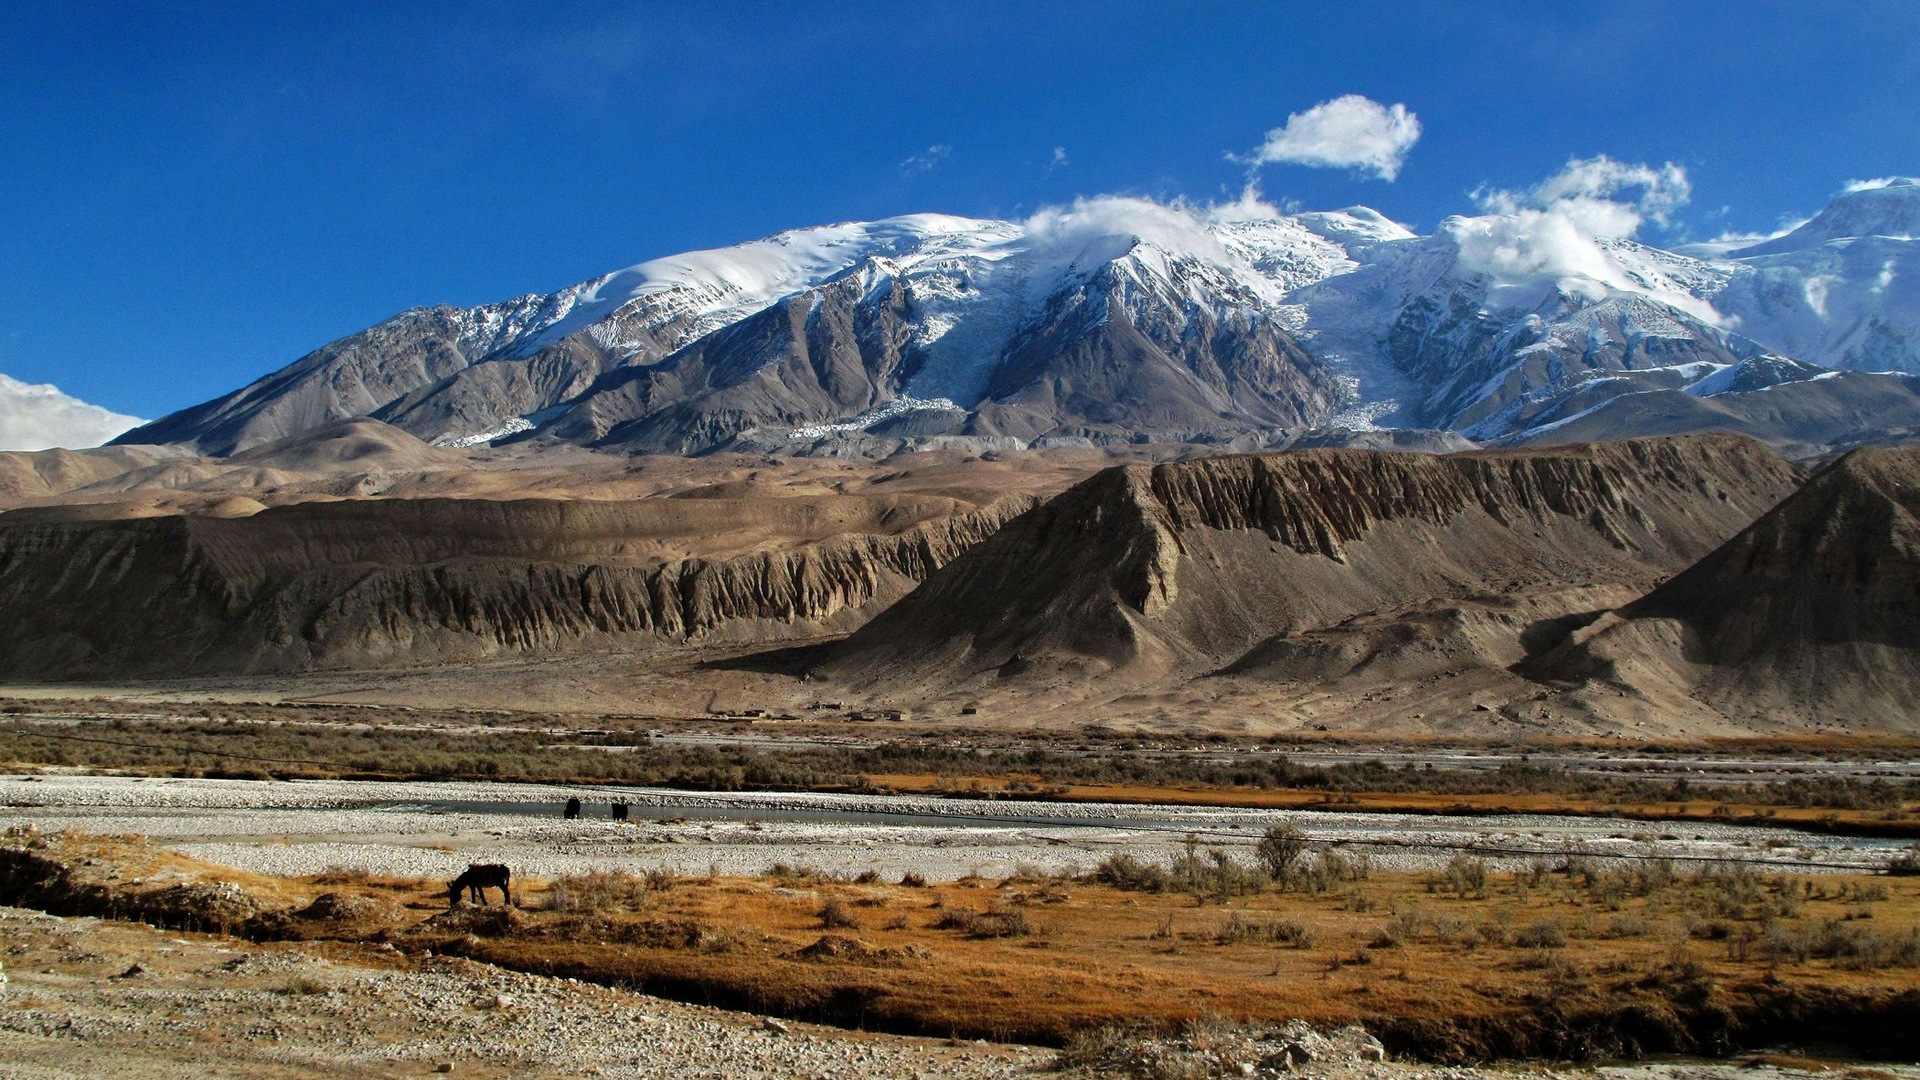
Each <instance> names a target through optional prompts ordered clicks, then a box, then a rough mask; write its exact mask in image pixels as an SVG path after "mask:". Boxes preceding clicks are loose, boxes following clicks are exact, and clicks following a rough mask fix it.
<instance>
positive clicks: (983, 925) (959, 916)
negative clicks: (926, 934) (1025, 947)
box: [933, 904, 1033, 938]
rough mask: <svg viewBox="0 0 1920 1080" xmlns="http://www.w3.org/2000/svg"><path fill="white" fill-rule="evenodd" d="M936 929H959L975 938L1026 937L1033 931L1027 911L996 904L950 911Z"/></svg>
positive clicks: (936, 924) (941, 918) (944, 915)
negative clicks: (974, 908) (988, 906)
mask: <svg viewBox="0 0 1920 1080" xmlns="http://www.w3.org/2000/svg"><path fill="white" fill-rule="evenodd" d="M933 928H934V929H936V930H958V931H960V932H961V933H963V934H965V935H967V936H968V937H973V938H999V937H1026V936H1028V935H1030V934H1032V933H1033V923H1032V921H1030V920H1029V919H1028V918H1027V913H1026V912H1024V911H1022V910H1020V909H1019V908H1017V907H1012V906H1009V905H1004V904H995V905H994V906H993V907H991V908H989V909H988V910H986V911H948V912H946V913H944V914H942V915H941V916H940V920H939V921H938V922H936V923H934V924H933Z"/></svg>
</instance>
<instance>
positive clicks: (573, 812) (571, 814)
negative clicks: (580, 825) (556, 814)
mask: <svg viewBox="0 0 1920 1080" xmlns="http://www.w3.org/2000/svg"><path fill="white" fill-rule="evenodd" d="M579 816H580V800H579V799H568V800H567V820H568V821H572V820H573V819H574V818H577V817H579Z"/></svg>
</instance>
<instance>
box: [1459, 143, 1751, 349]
mask: <svg viewBox="0 0 1920 1080" xmlns="http://www.w3.org/2000/svg"><path fill="white" fill-rule="evenodd" d="M1692 195H1693V185H1692V184H1691V183H1690V182H1689V181H1688V179H1687V171H1686V170H1685V169H1684V168H1682V167H1680V166H1679V165H1676V164H1674V163H1673V162H1671V161H1669V162H1667V163H1665V164H1663V165H1657V166H1655V165H1643V164H1633V163H1629V162H1623V161H1615V160H1614V159H1612V158H1610V157H1607V156H1606V155H1605V154H1601V155H1599V156H1597V157H1592V158H1574V159H1572V160H1570V161H1568V162H1567V164H1566V167H1565V168H1563V169H1561V170H1560V171H1559V172H1558V173H1555V174H1554V175H1553V176H1551V177H1548V178H1547V179H1546V180H1544V181H1542V182H1541V183H1539V184H1537V185H1535V186H1534V187H1532V188H1528V189H1524V190H1518V191H1515V190H1508V189H1504V188H1487V187H1482V188H1480V189H1479V190H1477V191H1475V192H1474V193H1473V198H1474V201H1475V202H1477V203H1478V204H1479V205H1480V209H1481V211H1482V212H1483V214H1484V216H1482V217H1470V218H1461V217H1456V218H1448V219H1447V220H1446V221H1445V222H1442V223H1441V232H1443V233H1445V234H1446V235H1447V236H1448V237H1450V238H1451V239H1452V240H1453V242H1454V244H1455V246H1456V247H1457V248H1458V249H1459V252H1460V265H1461V266H1462V267H1463V268H1465V269H1468V270H1472V271H1476V272H1479V273H1483V274H1486V275H1487V276H1488V277H1490V278H1491V279H1492V280H1493V282H1494V283H1495V284H1496V285H1498V286H1527V285H1532V284H1537V283H1540V282H1549V281H1550V282H1554V283H1556V284H1557V285H1558V287H1559V288H1561V289H1563V290H1566V291H1569V292H1573V293H1578V294H1581V295H1585V296H1589V297H1592V298H1595V299H1598V298H1600V297H1601V296H1604V295H1606V294H1607V293H1608V292H1614V291H1617V292H1646V291H1648V289H1649V287H1648V286H1647V285H1646V284H1645V283H1644V282H1640V281H1637V280H1635V279H1633V278H1632V277H1630V276H1629V275H1628V274H1626V273H1625V272H1624V271H1623V270H1621V268H1620V267H1619V265H1618V264H1617V263H1616V262H1615V261H1614V260H1613V259H1611V258H1609V257H1608V255H1607V253H1606V251H1605V250H1604V249H1603V248H1602V247H1601V246H1600V244H1599V243H1598V242H1597V241H1599V240H1609V239H1623V238H1626V237H1630V236H1632V235H1633V234H1634V233H1636V232H1638V231H1639V229H1640V227H1641V226H1642V225H1643V224H1645V223H1646V222H1648V221H1653V222H1657V223H1659V224H1662V225H1664V224H1667V223H1668V222H1669V221H1670V220H1671V217H1672V214H1673V213H1674V212H1675V211H1676V210H1678V209H1680V208H1681V207H1682V206H1685V205H1686V204H1687V201H1688V200H1689V199H1690V198H1692ZM1663 299H1665V300H1666V301H1667V302H1669V303H1678V304H1679V306H1681V307H1683V308H1685V309H1686V310H1687V311H1688V312H1689V313H1690V314H1692V315H1694V316H1696V317H1697V318H1700V319H1701V320H1703V321H1705V322H1708V323H1714V324H1719V325H1725V324H1726V320H1724V319H1723V318H1722V317H1721V316H1720V314H1719V313H1718V312H1717V311H1715V310H1714V308H1713V306H1712V305H1711V304H1709V303H1708V302H1707V301H1705V300H1697V301H1695V300H1691V299H1687V300H1676V299H1675V298H1673V297H1671V296H1663Z"/></svg>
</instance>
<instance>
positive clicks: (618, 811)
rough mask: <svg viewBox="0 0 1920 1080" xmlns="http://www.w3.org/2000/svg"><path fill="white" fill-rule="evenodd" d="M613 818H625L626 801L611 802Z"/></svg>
mask: <svg viewBox="0 0 1920 1080" xmlns="http://www.w3.org/2000/svg"><path fill="white" fill-rule="evenodd" d="M613 820H615V821H625V820H627V804H626V803H623V802H617V803H614V804H613Z"/></svg>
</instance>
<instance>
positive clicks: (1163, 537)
mask: <svg viewBox="0 0 1920 1080" xmlns="http://www.w3.org/2000/svg"><path fill="white" fill-rule="evenodd" d="M1798 479H1799V477H1798V474H1797V473H1796V471H1795V470H1794V469H1793V468H1792V467H1791V466H1789V465H1788V464H1787V463H1786V462H1784V461H1783V460H1781V459H1779V458H1778V457H1776V456H1774V455H1773V454H1771V453H1769V452H1768V451H1766V450H1765V449H1764V448H1762V447H1761V446H1760V445H1759V444H1757V443H1753V442H1750V441H1747V440H1743V439H1735V438H1730V437H1724V436H1714V437H1700V438H1690V439H1672V440H1646V441H1629V442H1622V443H1613V444H1606V445H1600V446H1590V447H1578V448H1567V449H1563V450H1553V451H1526V452H1511V453H1501V454H1491V453H1472V454H1456V455H1452V456H1448V457H1432V456H1427V455H1421V454H1398V453H1381V452H1370V451H1327V450H1313V451H1296V452H1291V453H1286V454H1279V455H1266V456H1235V457H1217V458H1206V459H1201V460H1197V461H1190V462H1182V463H1178V464H1172V465H1163V466H1153V467H1148V466H1125V467H1119V468H1114V469H1109V470H1107V471H1105V472H1102V473H1100V474H1099V475H1097V476H1095V477H1093V478H1091V479H1089V480H1087V481H1085V482H1084V483H1082V484H1080V485H1079V486H1077V487H1075V488H1073V489H1072V490H1070V491H1068V492H1067V493H1065V494H1063V495H1061V496H1059V497H1057V498H1055V499H1054V500H1052V501H1051V502H1048V503H1047V504H1045V505H1044V506H1042V507H1041V508H1039V509H1037V510H1035V511H1033V512H1031V513H1029V514H1026V515H1024V516H1022V517H1021V518H1019V519H1017V520H1016V521H1014V522H1012V523H1010V524H1009V525H1008V526H1007V527H1005V528H1003V529H1002V530H1000V531H999V532H998V533H996V534H995V535H994V536H993V537H992V538H991V539H989V540H987V541H986V542H984V543H982V544H981V545H980V546H978V547H977V548H974V549H972V550H970V551H968V552H966V553H965V554H964V555H962V556H961V557H959V558H958V559H956V560H955V561H954V562H953V563H952V564H950V565H948V566H946V567H945V568H943V569H942V570H941V571H940V572H939V573H937V574H934V575H933V576H932V577H930V578H928V579H927V580H926V581H925V582H923V583H922V584H921V586H920V587H919V588H917V589H916V590H914V592H913V593H912V594H910V595H909V596H907V597H906V598H905V599H903V600H902V601H900V602H899V603H897V604H895V605H894V606H892V607H890V608H888V609H887V610H886V611H885V612H884V613H882V614H881V615H880V616H879V617H878V618H876V619H875V620H874V621H873V622H871V623H868V624H867V625H866V626H864V627H862V628H861V629H860V630H858V631H857V632H855V633H854V635H853V636H852V637H850V638H849V639H848V640H847V641H846V642H845V643H843V644H842V645H841V646H840V647H839V648H838V649H837V650H836V651H835V653H834V655H833V658H832V659H831V661H830V662H829V663H828V664H827V665H826V666H825V668H824V669H823V671H824V673H825V674H828V675H830V676H832V677H833V678H836V679H839V680H843V681H845V682H847V683H848V684H850V685H851V686H852V687H854V688H857V689H861V690H866V691H870V692H884V693H894V694H900V695H918V694H926V693H934V694H958V695H967V694H974V695H992V694H1002V693H1031V694H1034V695H1038V696H1042V697H1045V696H1047V695H1065V696H1067V697H1085V696H1087V695H1113V694H1119V693H1124V692H1126V691H1128V690H1129V689H1139V688H1144V687H1149V686H1167V685H1175V684H1179V683H1182V682H1184V681H1187V680H1191V679H1194V678H1197V677H1203V676H1208V675H1210V674H1211V675H1214V676H1215V677H1220V678H1230V677H1248V678H1254V679H1258V680H1263V681H1265V682H1268V683H1280V684H1288V683H1297V684H1301V685H1308V684H1320V683H1326V682H1329V681H1330V680H1340V679H1346V678H1349V677H1355V678H1362V679H1368V678H1386V677H1391V678H1393V679H1407V678H1414V677H1427V676H1438V675H1441V674H1447V673H1458V672H1459V671H1461V670H1463V669H1466V668H1473V667H1476V666H1478V667H1493V668H1504V667H1506V666H1507V665H1510V664H1512V663H1515V662H1517V661H1519V660H1520V659H1522V658H1523V657H1524V656H1525V655H1526V654H1527V653H1528V652H1530V651H1533V650H1534V649H1537V648H1539V647H1541V645H1542V644H1543V643H1544V641H1546V640H1549V639H1552V638H1554V637H1555V636H1556V635H1559V634H1561V633H1564V629H1565V628H1563V627H1561V626H1560V624H1559V622H1557V620H1563V619H1566V618H1569V617H1574V616H1581V615H1583V613H1590V615H1597V614H1599V613H1600V612H1602V611H1604V610H1606V609H1609V608H1612V607H1614V606H1617V605H1618V604H1620V603H1624V602H1626V601H1627V600H1630V599H1631V598H1632V597H1634V596H1636V595H1639V594H1640V593H1641V592H1644V591H1645V590H1646V589H1647V588H1648V587H1650V586H1651V585H1653V584H1654V583H1655V582H1656V581H1657V580H1658V579H1659V578H1660V577H1662V576H1664V575H1666V574H1669V573H1672V572H1674V571H1676V570H1679V569H1681V568H1683V567H1685V566H1687V565H1688V564H1690V563H1691V562H1693V561H1694V560H1696V559H1698V558H1700V557H1701V556H1702V555H1704V554H1706V553H1707V552H1708V551H1710V550H1712V549H1713V548H1714V547H1715V546H1716V545H1718V544H1720V543H1721V542H1722V541H1724V540H1725V539H1726V538H1727V537H1728V536H1730V535H1732V534H1733V533H1735V532H1737V531H1738V530H1739V529H1741V528H1743V527H1745V526H1746V525H1747V524H1748V523H1750V522H1751V521H1753V519H1754V518H1755V517H1757V516H1758V515H1760V514H1761V513H1762V512H1764V511H1765V510H1767V509H1768V508H1769V507H1771V506H1773V505H1774V504H1775V503H1776V502H1778V501H1779V500H1780V499H1781V498H1782V497H1784V496H1785V495H1787V494H1788V493H1789V492H1791V491H1792V490H1793V488H1794V486H1795V484H1796V483H1797V482H1798ZM1589 617H1590V616H1589ZM1436 624H1437V625H1441V626H1442V631H1443V632H1440V633H1437V634H1436V633H1433V632H1429V630H1430V629H1431V627H1432V626H1433V625H1436ZM1449 625H1450V626H1452V627H1453V629H1452V630H1450V631H1449V630H1446V629H1445V627H1446V626H1449ZM1169 680H1171V682H1169Z"/></svg>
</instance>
